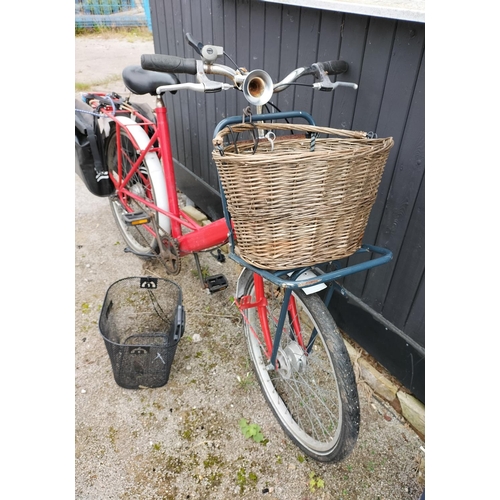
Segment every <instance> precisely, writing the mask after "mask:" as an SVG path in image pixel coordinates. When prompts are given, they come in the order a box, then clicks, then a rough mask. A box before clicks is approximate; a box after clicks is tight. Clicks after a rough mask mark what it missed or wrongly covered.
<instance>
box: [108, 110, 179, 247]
mask: <svg viewBox="0 0 500 500" xmlns="http://www.w3.org/2000/svg"><path fill="white" fill-rule="evenodd" d="M117 119H118V120H119V121H120V122H121V124H122V125H124V126H127V125H129V124H132V126H131V127H129V128H128V130H129V132H130V134H131V135H132V136H133V138H134V140H135V141H136V142H137V144H138V145H139V147H140V148H145V147H146V146H147V144H148V142H149V138H148V136H147V134H146V133H145V132H144V131H143V130H142V129H141V128H140V127H137V125H135V126H133V124H135V122H134V121H132V120H130V119H129V118H126V117H119V118H117ZM116 135H117V131H116V127H114V130H112V132H111V133H110V136H109V139H108V143H107V148H106V161H107V165H108V172H109V176H110V178H112V179H114V180H115V181H117V180H118V178H119V175H118V157H117V149H118V143H117V137H116ZM120 140H121V151H120V154H121V156H122V178H123V177H125V176H126V174H127V172H129V171H130V169H131V165H132V163H133V162H134V161H135V160H136V159H137V158H138V156H139V153H138V152H137V150H136V148H135V147H134V145H133V143H132V141H131V139H130V137H129V135H128V134H127V132H126V131H125V130H124V128H123V127H120ZM125 187H126V189H127V190H128V191H130V192H132V193H134V194H137V195H139V196H141V197H144V198H145V199H146V200H147V201H148V202H151V203H153V204H154V205H157V206H159V207H162V208H164V209H165V210H168V201H167V194H166V190H165V181H164V174H163V169H162V167H161V163H160V161H159V159H158V157H157V155H156V153H152V152H149V153H147V154H146V155H145V157H144V160H143V162H142V164H141V165H140V167H139V170H138V172H137V173H135V174H134V175H133V176H132V177H131V179H130V180H129V182H128V183H127V185H126V186H125ZM109 201H110V205H111V211H112V213H113V216H114V219H115V221H116V224H117V226H118V229H119V230H120V232H121V234H122V236H123V238H124V239H125V242H126V244H127V245H128V246H129V248H130V249H131V250H132V251H133V252H134V253H136V254H138V255H142V256H145V255H148V254H149V255H151V254H153V253H155V252H157V249H158V243H157V241H156V237H155V235H154V234H151V233H150V232H149V231H148V230H147V229H146V226H148V227H149V228H150V229H151V230H152V231H153V232H154V228H155V227H158V225H159V227H160V228H161V229H162V230H163V232H164V233H165V234H169V233H170V220H169V219H168V217H166V216H165V215H163V214H160V213H158V212H154V213H152V214H151V212H152V211H151V210H150V209H149V208H148V207H147V206H146V205H145V204H144V203H141V202H139V201H137V200H134V199H133V198H131V197H128V198H126V200H125V202H124V203H125V205H126V207H125V206H124V203H122V201H120V199H119V197H118V195H117V194H115V195H113V196H110V198H109ZM131 211H132V212H136V211H137V212H140V211H144V212H146V213H148V214H150V215H151V216H152V217H154V218H155V224H153V223H150V224H148V225H139V226H130V225H128V224H127V223H126V222H125V220H124V217H123V215H124V214H125V213H127V212H131Z"/></svg>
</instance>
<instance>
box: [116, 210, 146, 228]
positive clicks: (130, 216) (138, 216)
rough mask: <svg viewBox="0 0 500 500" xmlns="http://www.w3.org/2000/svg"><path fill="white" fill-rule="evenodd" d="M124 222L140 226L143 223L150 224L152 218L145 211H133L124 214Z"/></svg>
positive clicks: (128, 224)
mask: <svg viewBox="0 0 500 500" xmlns="http://www.w3.org/2000/svg"><path fill="white" fill-rule="evenodd" d="M122 217H123V222H125V224H127V226H140V225H141V224H148V223H149V222H151V218H150V217H149V216H148V215H147V214H146V213H145V212H131V213H126V214H122Z"/></svg>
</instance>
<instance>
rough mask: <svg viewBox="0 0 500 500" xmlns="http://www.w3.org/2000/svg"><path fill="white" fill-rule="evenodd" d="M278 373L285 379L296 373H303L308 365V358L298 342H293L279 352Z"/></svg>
mask: <svg viewBox="0 0 500 500" xmlns="http://www.w3.org/2000/svg"><path fill="white" fill-rule="evenodd" d="M277 359H278V366H279V368H278V371H279V373H280V375H281V376H282V377H283V378H285V379H290V378H291V377H292V376H293V374H294V373H301V372H303V371H304V370H305V368H306V365H307V356H306V354H305V353H304V351H303V350H302V348H301V347H300V346H299V344H297V342H291V343H290V344H288V345H287V346H286V347H285V348H284V349H279V350H278V358H277Z"/></svg>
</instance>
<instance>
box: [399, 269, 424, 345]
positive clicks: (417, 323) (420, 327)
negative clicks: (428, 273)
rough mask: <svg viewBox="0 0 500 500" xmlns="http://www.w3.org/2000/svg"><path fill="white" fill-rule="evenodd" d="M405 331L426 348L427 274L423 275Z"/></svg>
mask: <svg viewBox="0 0 500 500" xmlns="http://www.w3.org/2000/svg"><path fill="white" fill-rule="evenodd" d="M403 330H404V331H405V332H408V335H409V336H410V337H411V338H412V339H413V340H415V342H417V343H418V344H420V345H421V346H422V347H425V273H423V274H422V277H421V279H420V283H419V286H418V290H417V293H416V295H415V298H414V299H413V301H412V304H411V308H410V312H409V314H408V317H407V319H406V322H405V324H404V327H403Z"/></svg>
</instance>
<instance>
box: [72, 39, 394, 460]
mask: <svg viewBox="0 0 500 500" xmlns="http://www.w3.org/2000/svg"><path fill="white" fill-rule="evenodd" d="M187 39H188V42H189V43H190V45H191V46H192V47H193V48H194V50H195V51H196V52H197V53H198V54H199V56H200V59H183V58H179V57H175V56H168V55H160V54H154V55H143V56H142V58H141V64H142V67H141V66H130V67H127V68H125V70H124V71H123V80H124V82H125V84H126V86H127V88H128V89H129V90H130V91H131V92H132V93H134V94H151V95H153V96H156V108H155V110H154V112H152V111H151V110H150V109H148V108H147V107H145V106H144V105H139V104H134V103H131V102H129V101H128V100H127V99H124V98H122V97H121V96H119V95H118V94H115V93H112V94H109V95H104V94H97V93H88V94H84V95H83V102H80V103H77V105H76V108H77V109H76V111H77V113H76V115H77V120H80V121H82V122H86V123H87V125H88V124H89V123H91V124H92V125H91V126H88V127H87V128H86V129H85V128H84V127H83V128H84V130H86V132H84V133H82V132H81V130H82V127H81V128H80V136H78V131H77V136H78V137H77V143H78V145H77V159H78V162H77V164H78V165H79V167H78V168H79V173H80V175H81V176H82V178H83V179H84V180H85V181H86V183H87V186H88V187H89V189H91V190H92V191H93V192H94V194H98V195H101V196H102V195H104V196H109V199H110V204H111V209H112V212H113V215H114V218H115V220H116V223H117V225H118V228H119V229H120V231H121V233H122V235H123V238H124V239H125V241H126V243H127V245H128V249H127V250H128V251H131V252H133V253H135V254H137V255H139V256H141V257H144V258H153V257H154V258H159V259H160V260H161V261H162V262H163V263H164V265H165V269H166V271H167V273H169V274H172V275H175V274H176V273H178V272H179V270H180V266H181V261H182V257H183V256H185V255H188V254H193V255H194V256H195V257H196V254H197V252H200V251H202V250H207V249H215V248H217V247H220V246H222V245H224V244H226V243H229V245H230V252H229V256H230V257H231V258H232V259H234V260H235V261H237V262H238V263H239V264H241V265H242V266H243V271H242V273H241V275H240V277H239V280H238V283H237V287H236V294H235V296H236V300H235V303H236V305H237V306H238V308H239V310H240V311H241V314H242V317H243V331H244V335H245V337H246V340H247V344H248V349H249V353H250V358H251V360H252V362H253V367H254V369H255V373H256V375H257V378H258V380H259V383H260V385H261V388H262V392H263V394H264V396H265V398H266V400H267V402H268V404H269V405H270V407H271V409H272V411H273V412H274V414H275V416H276V418H277V419H278V421H279V423H280V424H281V426H282V428H283V429H284V431H285V432H286V434H287V435H288V436H289V437H290V438H291V439H292V441H293V442H294V443H295V444H296V445H297V446H298V447H299V448H301V449H302V450H303V451H304V452H305V453H306V454H307V455H309V456H311V457H312V458H314V459H316V460H319V461H325V462H327V461H339V460H342V459H344V458H345V457H347V456H348V455H349V453H350V452H351V451H352V449H353V447H354V445H355V443H356V439H357V436H358V431H359V402H358V393H357V388H356V381H355V376H354V373H353V369H352V365H351V362H350V359H349V355H348V353H347V350H346V347H345V344H344V341H343V339H342V336H341V334H340V332H339V330H338V328H337V326H336V324H335V322H334V320H333V318H332V316H331V314H330V313H329V311H328V309H327V305H328V303H329V301H330V298H331V296H332V294H333V292H334V291H335V290H337V291H340V292H341V293H343V289H342V287H341V286H340V285H338V284H337V283H336V280H338V279H339V278H341V277H343V276H346V275H348V274H352V273H355V272H359V271H362V270H366V269H368V268H371V267H374V266H377V265H381V264H383V263H385V262H388V261H389V260H390V259H391V258H392V255H391V252H389V251H388V250H386V249H382V248H378V247H373V246H369V245H363V246H362V247H361V248H360V249H359V250H358V251H359V252H371V253H375V254H377V255H379V256H378V257H376V258H372V259H371V260H368V261H367V262H364V263H362V264H357V265H353V266H350V267H344V268H339V267H338V266H333V268H334V270H333V271H328V272H327V271H325V270H324V269H325V268H324V267H321V266H306V267H297V268H296V269H287V270H286V271H283V270H278V271H272V270H268V269H262V268H259V267H257V266H255V265H252V264H250V263H248V262H246V261H245V260H244V259H242V258H241V257H239V256H238V255H237V254H236V253H235V246H236V244H237V235H235V232H234V228H233V224H232V222H231V215H230V213H229V212H228V210H227V206H226V203H225V197H224V192H223V189H222V186H221V194H222V200H223V206H224V213H225V217H224V218H222V219H220V220H216V221H213V222H212V223H211V224H209V225H206V226H200V225H199V224H198V223H197V222H196V221H194V220H193V219H192V218H190V217H189V216H188V215H187V214H186V213H185V212H184V211H183V210H182V209H181V208H180V207H179V201H178V197H177V187H176V181H175V175H174V165H173V160H172V151H171V145H170V135H169V127H168V121H167V110H166V107H165V104H164V101H163V99H162V96H163V94H164V93H165V92H175V91H180V90H189V91H196V92H218V91H222V90H224V91H225V90H229V89H236V90H239V91H242V92H243V93H244V95H245V97H246V99H247V101H248V102H249V103H250V104H251V105H255V106H257V110H258V113H257V114H255V115H253V116H248V117H246V118H242V116H237V117H230V118H227V119H225V120H223V121H222V122H221V123H219V124H218V125H217V127H216V128H215V133H214V136H215V135H216V134H217V133H218V132H219V131H221V130H223V129H224V128H225V127H227V126H232V125H234V124H236V123H241V122H242V120H243V121H250V120H252V121H254V122H260V121H263V122H266V121H271V120H273V121H275V120H283V119H290V118H302V119H305V120H306V121H307V122H308V123H310V124H312V125H314V120H313V119H312V117H311V116H310V115H308V114H307V113H304V112H295V111H294V112H276V113H267V114H262V113H261V109H262V106H263V105H264V104H266V103H267V102H268V101H269V100H270V98H271V97H272V95H273V94H274V93H276V92H281V91H283V90H285V89H287V88H288V87H289V86H290V85H292V84H294V83H295V82H296V80H297V79H298V78H300V77H303V76H306V75H313V76H314V77H315V78H316V80H317V81H316V83H314V84H312V85H311V86H312V87H313V88H315V89H319V90H330V91H333V90H334V89H335V88H337V87H339V86H341V85H345V86H350V87H353V88H356V87H357V86H356V85H355V84H352V83H345V82H335V83H333V82H331V81H330V79H329V77H328V75H336V74H340V73H344V72H345V71H347V69H348V65H347V64H346V63H345V62H343V61H329V62H325V63H315V64H313V65H311V66H310V67H301V68H297V69H295V70H294V71H292V72H291V73H290V74H289V75H287V76H286V77H285V78H284V79H283V80H281V81H280V82H279V83H276V84H273V83H272V80H271V78H270V77H269V75H268V74H267V73H265V72H264V71H261V70H255V71H250V72H248V71H246V70H243V69H241V68H239V69H232V68H231V67H228V66H225V65H222V64H218V63H216V60H217V59H218V58H219V57H220V56H222V55H223V53H224V52H223V49H222V48H221V47H217V46H213V45H203V44H201V43H199V42H196V41H194V40H193V39H192V37H191V36H190V35H187ZM175 73H187V74H190V75H195V77H196V82H192V83H180V82H179V80H178V78H177V77H176V76H175ZM210 74H212V75H223V76H225V77H227V78H228V79H230V80H231V81H232V83H231V84H228V83H221V82H217V81H213V80H210V79H209V78H208V76H207V75H210ZM96 123H97V125H96ZM90 129H92V131H93V132H92V131H91V132H89V130H90ZM92 134H94V135H95V137H94V139H93V140H91V141H90V142H85V141H86V140H87V141H88V139H89V136H92ZM268 140H269V138H268ZM271 140H272V139H271ZM85 148H86V149H85ZM92 150H94V151H100V152H101V156H100V157H101V159H102V161H101V162H96V161H95V157H96V155H93V156H92V159H90V157H89V154H90V153H89V152H91V151H92ZM85 151H86V152H85ZM89 165H92V167H91V168H92V172H91V173H92V175H90V176H89V175H88V171H89V169H90V167H89ZM86 167H87V173H86V172H83V170H84V169H85V168H86ZM90 177H91V179H90V180H89V178H90ZM197 263H198V266H199V262H198V261H197ZM331 267H332V266H330V268H331ZM209 286H213V287H214V288H215V289H217V287H219V288H224V287H226V286H227V284H226V283H224V282H223V283H215V284H210V283H209ZM319 289H326V290H325V291H323V292H322V293H323V294H324V297H323V300H322V299H321V298H320V297H319V296H318V294H317V293H316V292H317V291H318V290H319Z"/></svg>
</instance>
